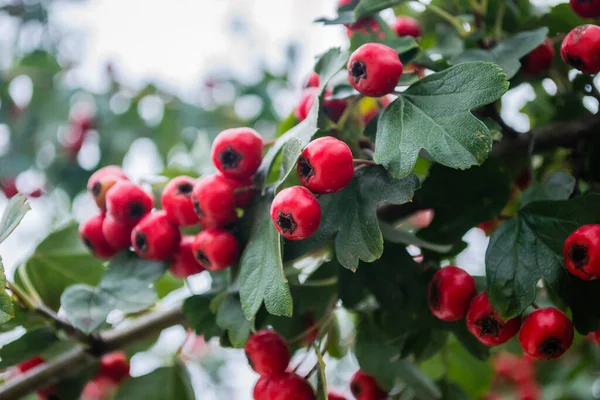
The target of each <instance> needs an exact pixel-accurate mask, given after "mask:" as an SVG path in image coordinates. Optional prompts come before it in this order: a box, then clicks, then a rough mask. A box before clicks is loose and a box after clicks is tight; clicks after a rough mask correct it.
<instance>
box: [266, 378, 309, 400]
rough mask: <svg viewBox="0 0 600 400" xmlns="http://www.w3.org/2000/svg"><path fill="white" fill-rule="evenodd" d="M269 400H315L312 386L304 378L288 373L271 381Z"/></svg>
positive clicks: (268, 392)
mask: <svg viewBox="0 0 600 400" xmlns="http://www.w3.org/2000/svg"><path fill="white" fill-rule="evenodd" d="M266 398H267V399H269V400H315V399H316V397H315V392H314V391H313V388H312V386H310V383H308V382H307V381H306V380H304V378H302V377H301V376H299V375H296V374H294V373H290V372H286V373H284V374H281V375H278V376H276V377H275V378H273V379H272V380H271V382H270V383H269V386H268V387H267V397H266Z"/></svg>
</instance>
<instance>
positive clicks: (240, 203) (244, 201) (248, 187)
mask: <svg viewBox="0 0 600 400" xmlns="http://www.w3.org/2000/svg"><path fill="white" fill-rule="evenodd" d="M225 179H226V180H227V182H228V183H229V184H230V185H231V188H232V189H233V193H234V195H235V206H236V207H237V208H241V209H242V210H245V209H247V208H248V207H249V206H250V204H251V203H252V199H254V196H256V192H257V191H256V189H255V188H254V187H253V185H254V179H253V178H248V179H245V180H241V181H240V180H237V179H227V178H225Z"/></svg>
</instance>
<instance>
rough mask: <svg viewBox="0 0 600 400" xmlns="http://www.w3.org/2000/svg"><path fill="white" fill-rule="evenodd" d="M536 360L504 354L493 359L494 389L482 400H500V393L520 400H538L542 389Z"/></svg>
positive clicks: (499, 354)
mask: <svg viewBox="0 0 600 400" xmlns="http://www.w3.org/2000/svg"><path fill="white" fill-rule="evenodd" d="M535 361H536V360H535V359H533V358H531V357H528V356H522V357H520V356H517V355H514V354H510V353H506V352H502V353H498V355H496V356H495V357H494V359H493V367H494V373H495V375H494V381H493V384H492V389H491V390H490V393H488V394H487V395H486V396H485V397H484V398H483V399H482V400H500V399H502V398H504V397H503V396H501V395H500V393H507V394H508V393H514V394H515V395H516V398H517V399H519V400H538V399H540V398H541V392H542V390H541V388H540V385H539V384H538V383H537V380H536V378H535Z"/></svg>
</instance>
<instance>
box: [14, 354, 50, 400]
mask: <svg viewBox="0 0 600 400" xmlns="http://www.w3.org/2000/svg"><path fill="white" fill-rule="evenodd" d="M45 362H46V361H45V360H44V359H43V358H42V357H40V356H35V357H33V358H30V359H29V360H26V361H23V362H22V363H20V364H19V365H17V369H18V370H19V372H21V373H25V372H27V371H29V370H31V369H33V368H35V367H37V366H40V365H42V364H43V363H45ZM54 391H55V389H54V386H50V387H47V388H44V389H42V390H38V391H37V392H36V394H37V396H38V398H40V399H42V400H43V399H50V397H49V396H52V395H53V394H54Z"/></svg>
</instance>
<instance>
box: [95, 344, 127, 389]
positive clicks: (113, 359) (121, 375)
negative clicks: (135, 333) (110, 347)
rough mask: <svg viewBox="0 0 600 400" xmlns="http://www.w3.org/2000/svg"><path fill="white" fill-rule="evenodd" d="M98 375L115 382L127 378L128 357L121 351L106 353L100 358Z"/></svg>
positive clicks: (117, 382)
mask: <svg viewBox="0 0 600 400" xmlns="http://www.w3.org/2000/svg"><path fill="white" fill-rule="evenodd" d="M97 376H98V377H104V378H108V379H110V380H111V381H113V382H114V383H116V384H119V383H121V382H123V381H124V380H125V379H127V378H129V359H128V358H127V355H126V354H125V353H124V352H122V351H115V352H113V353H109V354H106V355H104V356H102V358H101V359H100V369H99V370H98V373H97Z"/></svg>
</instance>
